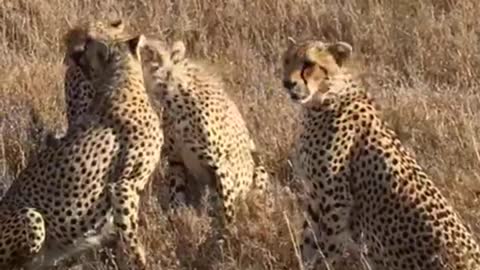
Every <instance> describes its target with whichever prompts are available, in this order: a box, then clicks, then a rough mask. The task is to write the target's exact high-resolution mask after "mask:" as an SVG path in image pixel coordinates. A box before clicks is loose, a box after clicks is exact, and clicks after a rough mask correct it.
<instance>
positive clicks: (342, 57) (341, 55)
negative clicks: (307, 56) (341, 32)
mask: <svg viewBox="0 0 480 270" xmlns="http://www.w3.org/2000/svg"><path fill="white" fill-rule="evenodd" d="M327 50H328V52H330V53H331V54H332V56H333V58H335V61H336V62H337V64H338V65H339V66H342V65H343V64H344V63H345V61H346V60H348V59H349V58H350V56H351V55H352V51H353V48H352V45H350V44H348V43H347V42H343V41H339V42H335V43H333V44H330V45H328V47H327Z"/></svg>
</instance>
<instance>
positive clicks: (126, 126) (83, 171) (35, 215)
mask: <svg viewBox="0 0 480 270" xmlns="http://www.w3.org/2000/svg"><path fill="white" fill-rule="evenodd" d="M78 30H79V29H74V30H71V32H69V34H72V33H80V32H81V31H78ZM75 31H77V32H75ZM144 43H145V37H144V36H143V35H139V36H135V37H130V38H126V39H122V40H115V41H109V42H107V41H102V40H100V39H94V38H91V37H90V38H87V39H85V44H84V46H83V49H82V50H83V52H82V53H81V54H77V55H76V57H75V58H74V59H73V61H75V62H76V64H77V65H78V66H79V67H80V68H81V70H82V71H83V73H84V74H85V76H86V79H88V80H89V81H90V82H91V83H92V86H93V87H94V89H96V92H95V96H94V98H93V99H92V104H91V107H90V108H89V110H88V111H86V112H85V114H84V115H83V116H82V117H81V119H79V120H78V121H76V122H75V123H74V124H73V126H72V127H71V131H70V132H69V133H68V134H67V135H66V136H64V137H62V138H60V139H59V141H58V142H57V143H56V144H55V145H52V146H49V147H47V148H46V149H45V150H43V151H42V152H40V153H39V155H38V159H35V160H32V161H31V162H30V163H29V164H28V165H27V167H26V168H25V169H24V170H23V171H22V172H21V173H20V175H19V177H18V178H17V179H16V180H15V181H14V182H13V183H12V185H11V187H10V188H9V190H8V191H7V193H6V195H5V196H4V198H3V199H2V201H1V205H0V209H1V213H2V219H1V220H0V264H1V265H7V266H8V265H10V264H16V263H19V264H24V265H25V267H26V269H39V268H40V269H45V268H48V267H51V266H53V265H56V264H57V262H59V261H60V260H62V259H64V258H67V257H70V256H73V255H74V254H78V252H81V251H84V250H86V249H89V248H92V247H96V246H99V245H103V244H104V243H105V242H106V241H115V242H117V244H119V248H118V249H117V250H118V251H120V250H124V251H126V253H127V254H126V255H127V256H126V257H127V258H128V261H129V262H130V264H131V266H126V265H123V267H124V268H125V269H142V270H143V269H146V259H145V254H144V250H143V247H142V245H141V243H140V240H139V238H138V235H137V230H138V227H139V225H138V211H139V199H140V193H141V192H142V191H143V189H144V187H145V185H146V184H147V183H148V181H149V178H150V176H151V174H152V172H153V171H154V169H155V167H156V166H157V163H158V162H159V159H160V154H161V153H160V151H161V148H162V144H163V136H162V134H161V132H160V128H159V121H160V119H159V118H158V115H157V113H156V112H155V110H154V109H153V107H152V105H151V103H150V100H149V97H148V95H147V93H146V90H145V87H144V81H143V71H142V65H141V56H140V49H141V47H142V46H143V44H144ZM4 213H5V214H4ZM5 216H6V217H7V218H3V217H5ZM18 260H21V261H20V262H17V261H18ZM127 267H128V268H127Z"/></svg>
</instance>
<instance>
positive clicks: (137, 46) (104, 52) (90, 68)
mask: <svg viewBox="0 0 480 270" xmlns="http://www.w3.org/2000/svg"><path fill="white" fill-rule="evenodd" d="M144 44H145V37H144V36H143V35H138V36H135V37H129V38H126V39H123V40H110V41H104V40H101V39H93V38H89V39H87V40H86V43H85V46H84V51H83V53H82V54H81V55H80V56H79V58H78V60H77V62H78V65H79V67H80V68H81V69H82V72H83V73H84V74H85V76H86V77H87V78H88V79H89V80H90V81H92V82H93V83H100V82H102V80H101V79H102V78H109V77H110V76H115V74H116V73H118V71H117V70H118V68H119V66H122V68H125V67H126V66H128V69H130V70H131V69H136V70H137V71H138V72H141V57H140V50H141V49H142V47H143V45H144Z"/></svg>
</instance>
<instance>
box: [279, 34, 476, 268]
mask: <svg viewBox="0 0 480 270" xmlns="http://www.w3.org/2000/svg"><path fill="white" fill-rule="evenodd" d="M351 53H352V47H351V46H350V45H349V44H348V43H345V42H336V43H325V42H322V41H306V42H302V43H296V44H291V45H290V47H289V48H288V49H287V50H286V52H285V54H284V57H283V60H284V63H283V69H284V77H283V85H284V87H285V89H286V92H287V93H288V95H289V96H290V97H291V99H292V100H293V101H295V102H297V103H300V104H301V107H302V109H303V121H302V128H303V131H302V133H301V135H300V137H299V139H298V141H297V143H298V147H297V152H296V162H295V169H296V172H297V173H298V174H299V176H300V177H301V178H303V179H304V180H305V181H306V183H307V184H308V186H309V188H308V189H309V196H308V198H309V199H308V203H307V204H306V206H305V212H306V220H305V223H304V226H303V227H304V229H303V241H302V244H301V253H302V257H303V261H304V263H305V265H306V267H312V268H313V267H314V266H318V267H321V268H322V269H324V266H325V265H331V266H333V267H335V265H336V264H337V261H338V259H339V258H340V256H341V254H342V252H343V249H344V247H345V245H346V243H347V241H348V240H350V239H353V240H354V241H356V242H357V243H358V244H362V245H364V246H365V247H366V250H365V251H364V256H366V258H368V261H369V263H370V265H371V266H372V267H373V269H392V270H405V269H412V270H413V269H418V270H441V269H455V270H467V269H468V270H474V269H480V249H479V245H478V244H477V242H476V241H475V237H474V236H473V235H472V232H471V231H470V230H469V228H468V227H467V226H466V225H465V224H464V222H463V221H462V219H461V218H460V216H459V215H458V214H457V213H456V212H455V210H454V209H453V208H452V207H451V206H450V205H449V203H448V202H447V200H446V199H445V197H444V196H442V194H441V193H440V191H439V189H438V188H437V187H435V184H434V182H433V181H432V180H430V178H429V177H428V176H427V175H426V174H425V172H424V170H423V169H422V168H421V167H420V166H419V165H418V163H417V161H416V160H415V159H414V157H413V156H412V155H411V154H410V153H409V152H408V151H407V150H406V149H405V148H404V146H402V143H401V142H400V140H399V139H398V138H397V135H396V134H395V133H394V131H392V130H391V129H390V128H388V127H387V124H386V123H385V122H384V121H383V120H382V119H381V117H380V116H379V112H378V111H377V109H376V108H375V105H374V101H373V100H372V98H371V97H370V95H369V94H368V92H367V91H366V89H364V88H363V87H362V86H361V85H360V82H359V81H358V80H357V79H355V78H354V76H353V75H352V72H351V71H350V70H349V68H348V66H347V65H346V63H347V61H348V60H349V58H350V55H351ZM360 240H361V241H360ZM322 258H323V259H324V260H323V259H322ZM318 260H320V261H321V262H322V263H317V264H316V263H315V261H318ZM308 269H311V268H308Z"/></svg>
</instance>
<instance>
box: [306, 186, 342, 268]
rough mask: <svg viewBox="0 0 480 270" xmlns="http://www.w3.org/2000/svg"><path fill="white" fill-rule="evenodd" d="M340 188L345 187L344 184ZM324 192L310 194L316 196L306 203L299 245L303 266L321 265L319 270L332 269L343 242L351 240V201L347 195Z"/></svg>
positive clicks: (340, 252) (340, 253)
mask: <svg viewBox="0 0 480 270" xmlns="http://www.w3.org/2000/svg"><path fill="white" fill-rule="evenodd" d="M339 181H340V180H339ZM343 188H344V190H348V189H347V187H343ZM325 195H326V194H325V191H324V190H322V191H320V190H316V192H315V194H313V195H311V196H310V197H311V198H319V199H318V200H313V201H311V202H309V203H308V208H307V210H308V211H307V212H308V213H307V218H306V220H305V222H304V225H303V240H302V243H301V246H300V250H301V253H302V259H303V262H304V264H305V269H315V268H312V267H316V266H319V267H320V268H322V267H324V268H322V269H328V268H326V267H327V266H328V267H333V269H335V267H336V264H337V261H338V259H339V258H340V257H341V255H342V253H343V251H344V247H345V245H346V243H348V242H349V240H350V239H351V235H350V230H349V228H350V227H349V224H350V219H349V217H350V212H351V201H350V200H349V197H348V195H346V194H343V195H344V196H341V195H340V194H336V197H333V196H335V195H332V197H328V196H325ZM322 198H323V199H325V200H323V199H322ZM334 198H335V199H334ZM339 198H343V199H339ZM318 264H319V265H318ZM330 269H331V268H330Z"/></svg>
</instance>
